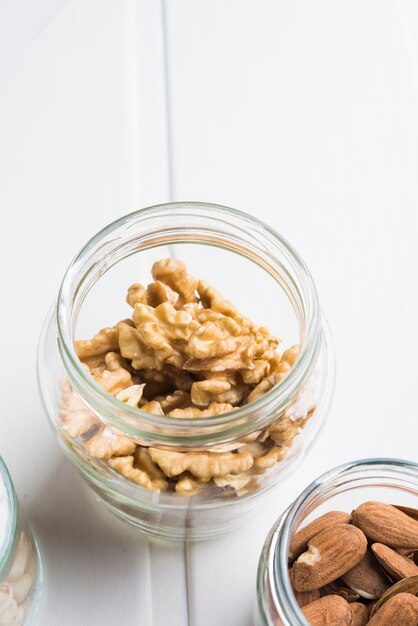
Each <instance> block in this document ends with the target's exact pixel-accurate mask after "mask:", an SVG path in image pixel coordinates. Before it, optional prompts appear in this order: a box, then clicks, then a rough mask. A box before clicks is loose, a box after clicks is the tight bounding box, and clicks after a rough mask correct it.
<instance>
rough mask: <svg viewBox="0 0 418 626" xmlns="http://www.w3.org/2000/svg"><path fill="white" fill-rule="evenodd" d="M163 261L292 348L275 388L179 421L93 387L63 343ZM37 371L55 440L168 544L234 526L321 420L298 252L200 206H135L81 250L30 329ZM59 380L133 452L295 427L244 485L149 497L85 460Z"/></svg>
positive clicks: (309, 294)
mask: <svg viewBox="0 0 418 626" xmlns="http://www.w3.org/2000/svg"><path fill="white" fill-rule="evenodd" d="M166 256H174V257H175V258H180V259H182V260H184V261H185V262H186V264H187V266H188V269H189V271H190V272H191V273H192V274H194V275H196V276H199V277H200V278H202V279H204V280H207V281H208V282H210V283H211V284H213V286H214V287H215V288H216V289H219V290H220V291H221V292H222V293H223V295H224V296H225V297H226V298H228V300H231V301H232V302H233V303H234V304H235V305H236V306H237V307H238V308H239V309H240V311H242V313H243V314H244V315H245V316H246V317H248V318H250V319H252V320H254V321H256V322H257V323H259V324H262V325H263V326H267V327H269V330H271V331H272V332H275V331H276V328H277V331H278V332H277V333H276V334H279V336H281V338H282V345H283V346H284V348H288V347H290V346H291V345H292V344H295V343H297V344H299V346H300V351H299V356H298V358H297V360H296V362H295V364H294V365H293V367H292V368H291V369H290V371H289V373H288V374H287V375H286V376H285V377H284V378H283V380H281V382H279V384H277V385H276V386H274V387H273V388H272V389H271V390H270V391H268V392H267V393H265V394H264V395H262V396H261V397H259V398H258V399H257V400H255V401H254V402H252V403H249V404H247V405H245V406H243V407H241V408H238V409H236V410H234V411H233V412H230V413H226V414H223V415H219V416H216V417H210V418H197V419H193V420H190V419H184V418H174V417H166V416H157V415H153V414H150V413H147V412H145V411H141V410H139V409H138V408H136V407H135V408H133V407H130V406H128V405H127V404H123V403H121V402H120V401H119V400H117V399H116V398H115V397H113V396H111V395H110V394H109V393H107V392H106V391H105V390H104V389H102V388H101V387H99V386H98V385H97V384H96V383H95V382H94V380H93V378H92V377H91V376H90V374H89V373H88V372H86V370H85V369H84V367H83V366H82V364H81V363H80V361H79V359H78V358H77V355H76V353H75V349H74V340H75V338H80V337H81V336H83V335H84V336H92V335H93V334H95V333H96V332H97V330H98V329H99V328H102V327H103V326H106V325H109V322H110V321H113V322H116V321H117V320H118V319H123V318H124V317H126V310H123V311H122V310H119V309H118V308H117V305H116V302H120V303H124V293H126V288H127V287H128V285H129V284H130V283H131V282H136V281H138V280H141V278H143V276H144V275H145V274H146V275H147V276H148V274H149V272H150V268H151V265H152V262H153V261H154V260H156V259H157V258H161V257H166ZM124 306H125V307H126V305H124ZM38 372H39V381H40V388H41V393H42V397H43V400H44V404H45V407H46V410H47V413H48V415H49V418H50V421H51V423H52V425H53V427H54V430H55V432H56V434H57V436H58V439H59V441H60V443H61V445H62V447H63V449H64V451H65V453H66V454H67V456H68V457H69V458H70V459H71V460H72V461H73V462H74V463H75V465H76V466H77V468H78V469H79V470H80V472H81V474H82V475H83V477H84V478H85V479H86V481H87V482H88V484H89V485H90V487H91V488H92V489H93V490H94V491H95V492H96V494H97V496H98V497H99V498H100V500H102V502H103V503H104V504H105V505H106V506H107V507H108V508H109V509H111V510H112V511H113V512H114V513H116V514H117V515H119V516H120V517H122V518H124V519H125V520H127V521H128V522H130V523H131V524H133V525H135V526H136V527H137V528H139V529H140V530H142V531H143V532H145V533H147V534H149V535H152V536H154V537H165V538H171V539H180V540H183V539H186V538H187V539H203V538H206V537H211V536H213V535H216V534H219V533H222V532H226V531H228V530H230V529H232V528H234V527H236V526H238V525H240V524H243V523H245V520H246V519H247V516H248V515H249V514H250V513H251V512H252V511H253V510H254V509H256V508H257V507H258V506H259V498H260V497H261V495H262V494H264V493H265V492H267V491H268V490H269V489H270V488H271V487H272V486H274V485H276V484H278V483H280V482H281V481H282V480H283V477H284V475H285V473H286V472H288V471H289V470H290V469H292V468H295V467H296V466H297V464H298V463H299V462H300V461H301V460H302V459H303V456H304V453H305V450H306V448H307V447H308V446H309V445H310V444H311V443H312V441H313V440H314V439H315V437H316V436H317V434H318V432H319V430H320V427H321V426H322V424H323V422H324V420H325V417H326V415H327V413H328V408H329V405H330V400H331V397H332V391H333V384H334V360H333V351H332V346H331V342H330V337H329V332H328V330H327V327H326V325H325V324H324V320H323V317H322V315H321V312H320V308H319V303H318V298H317V293H316V290H315V286H314V283H313V281H312V278H311V275H310V273H309V271H308V270H307V268H306V266H305V264H304V263H303V261H302V259H301V258H300V256H299V255H298V253H297V252H296V251H295V250H294V249H293V248H292V247H291V246H290V245H289V244H288V243H287V242H286V241H285V240H284V239H283V238H282V237H281V236H280V235H278V234H277V233H276V232H275V231H274V230H272V229H271V228H270V227H268V226H267V225H266V224H264V223H262V222H260V221H258V220H257V219H255V218H253V217H251V216H249V215H246V214H244V213H241V212H239V211H235V210H233V209H228V208H225V207H221V206H215V205H207V204H200V203H177V204H166V205H161V206H156V207H151V208H148V209H143V210H140V211H137V212H135V213H132V214H130V215H127V216H125V217H123V218H121V219H120V220H117V221H116V222H114V223H113V224H110V225H109V226H107V227H106V228H104V229H103V230H102V231H100V232H99V233H98V234H97V235H96V236H95V237H93V238H92V239H91V240H90V241H89V242H88V243H87V244H86V245H85V246H84V248H83V249H82V250H81V251H80V252H79V253H78V255H77V256H76V257H75V259H74V260H73V262H72V263H71V265H70V266H69V268H68V270H67V272H66V274H65V276H64V279H63V282H62V285H61V289H60V292H59V296H58V300H57V303H56V305H54V306H53V308H52V310H51V311H50V313H49V316H48V318H47V321H46V323H45V326H44V329H43V331H42V335H41V339H40V348H39V360H38ZM63 380H66V381H67V383H65V384H68V385H69V386H70V387H71V389H72V391H74V393H76V394H77V396H78V397H79V398H80V399H81V400H82V402H83V403H85V405H86V406H87V407H88V409H89V410H90V411H92V412H93V413H94V415H95V416H96V417H97V418H98V419H99V420H100V421H101V422H103V423H105V424H106V425H107V427H108V428H109V429H111V430H112V432H114V431H116V432H118V433H123V434H124V435H126V436H128V437H129V438H131V439H132V440H134V441H136V442H137V443H138V445H141V446H143V447H149V446H154V447H159V448H163V449H168V450H174V451H199V452H205V451H209V452H211V453H212V452H213V453H217V452H221V451H226V450H228V451H231V450H237V449H241V448H242V446H243V445H244V444H245V443H246V442H248V441H249V440H255V439H256V438H257V437H259V435H260V433H261V434H262V433H263V432H265V431H266V429H267V428H268V427H269V426H270V427H271V425H272V424H273V423H278V421H279V420H281V419H284V418H285V417H286V419H288V420H290V422H291V423H292V425H294V424H296V425H301V424H304V428H303V429H296V431H297V432H296V433H294V434H296V436H295V437H294V438H292V441H290V439H289V441H288V442H287V443H286V445H284V446H282V452H283V454H282V456H283V459H282V460H280V462H277V463H275V464H274V466H273V467H271V469H269V470H268V471H265V472H264V473H262V472H261V471H260V473H259V474H257V475H254V476H251V481H250V483H251V484H250V485H248V482H249V481H248V480H247V485H248V486H246V485H243V483H241V486H240V488H238V487H237V486H236V485H235V487H231V486H230V485H226V486H224V487H222V486H215V485H210V487H211V488H209V486H208V488H205V489H203V490H202V492H201V493H198V494H196V495H193V496H192V495H190V496H184V495H180V494H178V493H173V492H172V491H169V492H160V493H150V492H148V491H146V490H145V489H143V488H142V487H140V486H138V485H137V484H134V483H132V482H130V481H129V480H127V479H126V478H124V477H123V476H121V475H120V474H118V473H117V472H116V471H114V470H113V469H112V468H111V467H110V466H109V464H108V463H106V462H104V461H102V460H99V459H97V458H93V457H92V456H91V455H89V454H88V453H87V452H86V450H85V447H84V446H83V441H82V440H80V438H78V439H76V438H71V437H70V436H69V434H68V432H67V431H66V429H65V428H64V427H63V426H64V425H63V423H62V422H61V419H60V403H61V400H62V399H61V391H60V389H61V388H62V384H63ZM308 418H310V419H308ZM280 423H281V422H280ZM274 452H275V453H276V452H277V451H276V450H275V451H274ZM243 482H245V481H243ZM212 487H213V488H212Z"/></svg>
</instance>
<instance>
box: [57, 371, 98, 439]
mask: <svg viewBox="0 0 418 626" xmlns="http://www.w3.org/2000/svg"><path fill="white" fill-rule="evenodd" d="M61 389H62V403H61V410H60V418H61V420H62V421H63V422H64V429H65V430H66V431H67V432H68V433H69V435H70V436H71V437H81V436H82V435H85V434H86V433H88V432H89V431H90V430H91V429H92V428H94V427H97V426H99V424H100V423H101V422H100V420H99V418H98V417H97V416H96V415H95V414H94V413H93V411H92V410H91V409H89V407H88V406H87V405H86V404H85V403H84V402H83V400H82V399H81V397H80V395H79V394H78V393H77V392H76V391H74V390H73V389H72V387H71V385H70V383H69V382H68V381H67V380H66V379H65V381H63V383H62V384H61Z"/></svg>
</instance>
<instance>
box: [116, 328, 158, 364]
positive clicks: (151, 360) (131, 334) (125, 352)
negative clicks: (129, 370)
mask: <svg viewBox="0 0 418 626" xmlns="http://www.w3.org/2000/svg"><path fill="white" fill-rule="evenodd" d="M118 332H119V346H120V352H121V354H122V356H123V357H125V358H126V359H129V360H130V361H131V362H132V367H133V368H134V369H136V370H141V369H161V368H162V367H163V363H162V362H161V361H160V359H159V358H158V357H157V355H156V353H155V351H154V350H152V349H151V348H147V346H146V345H145V344H144V342H143V341H142V340H141V336H140V334H139V332H138V331H137V329H136V328H132V326H128V324H125V323H124V322H120V323H119V324H118Z"/></svg>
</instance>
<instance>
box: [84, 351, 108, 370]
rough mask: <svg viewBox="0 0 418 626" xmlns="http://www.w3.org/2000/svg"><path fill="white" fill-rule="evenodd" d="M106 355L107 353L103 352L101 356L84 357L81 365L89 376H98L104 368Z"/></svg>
mask: <svg viewBox="0 0 418 626" xmlns="http://www.w3.org/2000/svg"><path fill="white" fill-rule="evenodd" d="M106 354H107V352H103V354H94V355H93V356H86V357H84V359H83V360H82V363H83V364H84V365H86V366H87V369H88V371H89V373H90V374H93V375H94V374H99V373H100V372H103V370H105V369H107V368H106V360H105V359H106Z"/></svg>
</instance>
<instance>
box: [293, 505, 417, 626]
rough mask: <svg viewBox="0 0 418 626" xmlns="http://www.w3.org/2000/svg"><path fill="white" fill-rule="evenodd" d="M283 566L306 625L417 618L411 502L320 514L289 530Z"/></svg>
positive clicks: (407, 624)
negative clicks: (291, 534)
mask: <svg viewBox="0 0 418 626" xmlns="http://www.w3.org/2000/svg"><path fill="white" fill-rule="evenodd" d="M289 567H290V579H291V583H292V586H293V590H294V593H295V597H296V600H297V602H298V604H299V606H300V607H301V609H302V612H303V614H304V615H305V617H306V619H307V620H308V622H309V623H310V624H311V625H312V626H346V625H350V626H364V625H365V624H370V625H371V626H389V625H390V626H417V625H418V509H410V508H407V507H402V506H396V505H390V504H384V503H382V502H365V503H364V504H361V505H360V506H359V507H357V508H356V509H355V510H354V511H353V512H352V514H351V515H350V514H349V513H344V512H342V511H331V512H330V513H326V514H325V515H322V516H321V517H318V518H317V519H315V520H314V521H313V522H311V523H310V524H308V525H307V526H305V527H304V528H302V529H301V530H300V531H298V532H297V533H296V534H295V536H294V538H293V540H292V541H291V544H290V551H289Z"/></svg>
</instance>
